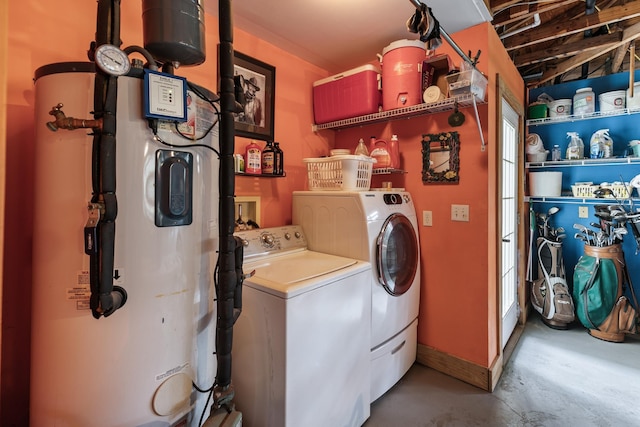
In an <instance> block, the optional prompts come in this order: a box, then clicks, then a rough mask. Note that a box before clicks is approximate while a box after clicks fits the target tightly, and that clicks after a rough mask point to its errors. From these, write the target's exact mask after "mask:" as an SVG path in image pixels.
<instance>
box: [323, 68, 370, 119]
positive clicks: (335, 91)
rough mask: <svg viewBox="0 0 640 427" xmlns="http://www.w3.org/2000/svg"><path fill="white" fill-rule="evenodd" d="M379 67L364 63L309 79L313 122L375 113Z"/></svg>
mask: <svg viewBox="0 0 640 427" xmlns="http://www.w3.org/2000/svg"><path fill="white" fill-rule="evenodd" d="M381 97H382V95H381V92H380V69H379V68H377V67H376V66H374V65H371V64H368V65H363V66H362V67H358V68H354V69H352V70H349V71H345V72H344V73H340V74H336V75H333V76H331V77H327V78H325V79H322V80H318V81H316V82H314V83H313V117H314V120H315V123H316V124H322V123H328V122H333V121H336V120H343V119H348V118H350V117H356V116H364V115H366V114H373V113H377V112H378V110H379V109H380V102H381Z"/></svg>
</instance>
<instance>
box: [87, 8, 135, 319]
mask: <svg viewBox="0 0 640 427" xmlns="http://www.w3.org/2000/svg"><path fill="white" fill-rule="evenodd" d="M96 21H97V22H96V41H95V44H94V47H99V46H101V45H103V44H107V43H108V44H113V45H116V46H120V1H119V0H99V1H98V14H97V19H96ZM117 97H118V80H117V77H114V76H108V75H105V74H104V73H103V72H101V71H100V70H96V75H95V81H94V97H93V109H94V117H95V118H102V128H101V129H100V130H99V131H96V132H95V134H94V137H93V148H92V150H93V152H92V173H91V179H92V186H93V193H92V197H91V202H92V203H94V204H96V205H98V206H99V207H100V210H101V212H100V219H99V221H98V222H97V224H96V225H95V227H96V233H95V235H96V248H97V250H95V251H92V252H91V253H90V255H89V256H90V262H89V265H90V281H91V298H90V304H89V305H90V307H91V312H92V314H93V317H95V318H96V319H98V318H100V317H101V316H105V317H108V316H110V315H111V314H113V313H114V312H115V311H116V310H117V309H118V308H120V307H122V306H123V305H124V304H125V302H126V300H127V293H126V291H125V290H124V289H123V288H121V287H119V286H113V273H114V260H115V234H116V224H115V220H116V217H117V216H118V200H117V198H116V130H117V129H116V106H117Z"/></svg>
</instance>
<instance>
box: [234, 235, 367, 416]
mask: <svg viewBox="0 0 640 427" xmlns="http://www.w3.org/2000/svg"><path fill="white" fill-rule="evenodd" d="M235 235H236V236H238V237H240V238H242V240H243V244H244V257H243V259H244V265H243V270H244V274H245V276H250V277H247V278H246V279H245V280H244V284H243V290H242V313H241V314H240V317H239V318H238V320H237V322H236V324H235V326H234V331H233V352H232V358H233V362H232V381H233V384H234V387H235V399H234V400H235V403H236V407H237V409H238V411H240V412H242V415H243V423H244V425H245V426H249V427H252V426H253V427H263V426H266V427H268V426H273V427H283V426H291V427H300V426H305V427H309V426H312V427H313V426H317V427H326V426H352V427H359V426H361V425H362V424H363V423H364V422H365V421H366V420H367V418H369V414H370V411H369V408H370V388H369V386H370V369H369V342H370V339H371V325H370V322H369V318H370V316H371V305H370V304H369V301H370V299H371V286H370V284H371V266H370V265H369V263H368V262H365V261H361V260H356V259H351V258H346V257H340V256H336V255H331V254H324V253H319V252H315V251H311V250H308V247H307V239H306V238H305V235H304V233H303V231H302V228H301V227H299V226H285V227H275V228H265V229H255V230H248V231H242V232H237V233H236V234H235Z"/></svg>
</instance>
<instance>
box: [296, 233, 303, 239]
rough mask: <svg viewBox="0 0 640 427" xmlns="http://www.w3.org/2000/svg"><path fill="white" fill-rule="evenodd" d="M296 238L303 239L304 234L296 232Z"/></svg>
mask: <svg viewBox="0 0 640 427" xmlns="http://www.w3.org/2000/svg"><path fill="white" fill-rule="evenodd" d="M295 236H296V239H299V238H300V237H302V234H300V232H299V231H296V232H295Z"/></svg>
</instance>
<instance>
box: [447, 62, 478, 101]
mask: <svg viewBox="0 0 640 427" xmlns="http://www.w3.org/2000/svg"><path fill="white" fill-rule="evenodd" d="M447 83H448V84H449V96H451V97H456V96H461V95H466V94H469V93H473V94H474V95H475V97H476V99H477V100H478V101H484V96H485V93H486V91H487V78H486V77H485V76H483V75H482V73H480V72H479V71H478V70H476V69H472V70H466V71H461V72H459V73H455V74H449V75H448V76H447Z"/></svg>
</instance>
